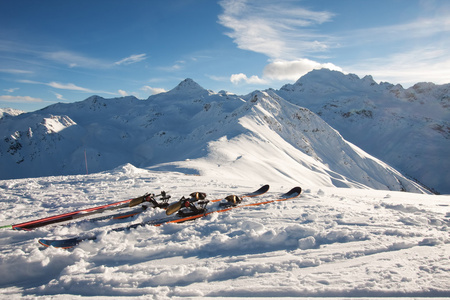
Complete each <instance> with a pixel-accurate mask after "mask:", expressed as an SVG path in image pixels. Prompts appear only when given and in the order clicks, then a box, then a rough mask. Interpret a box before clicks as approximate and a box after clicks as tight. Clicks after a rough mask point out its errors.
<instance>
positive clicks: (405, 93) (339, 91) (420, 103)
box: [276, 69, 450, 194]
mask: <svg viewBox="0 0 450 300" xmlns="http://www.w3.org/2000/svg"><path fill="white" fill-rule="evenodd" d="M276 93H277V94H278V95H280V96H281V97H283V98H284V99H286V100H288V101H291V102H292V103H295V104H297V105H300V106H302V107H306V108H308V109H310V110H311V111H313V112H315V113H316V114H318V115H319V116H320V117H321V118H322V119H324V120H325V121H326V122H327V123H328V124H330V125H331V126H332V127H333V128H335V129H336V130H338V131H339V133H340V134H342V136H343V137H344V138H345V139H346V140H348V141H350V142H352V143H353V144H355V145H358V147H360V148H361V149H363V150H364V151H366V152H368V153H370V154H372V155H374V156H375V157H377V158H379V159H381V160H382V161H384V162H386V163H388V164H390V165H391V166H393V167H395V168H396V169H398V170H400V171H401V172H402V173H404V174H407V175H408V176H410V177H413V178H416V179H417V180H419V181H420V182H422V183H423V184H425V185H426V186H428V187H430V188H433V189H435V190H436V191H438V192H440V193H444V194H449V193H450V159H448V157H449V154H450V152H449V150H448V149H450V84H446V85H434V84H433V83H418V84H416V85H414V86H413V87H411V88H409V89H403V88H402V87H401V86H400V85H396V86H394V85H392V84H389V83H380V84H377V83H376V82H375V81H374V80H373V79H372V77H371V76H366V77H364V78H361V79H360V78H359V77H358V76H356V75H354V74H349V75H344V74H343V73H340V72H337V71H330V70H327V69H322V70H314V71H312V72H310V73H308V74H306V75H305V76H303V77H301V78H300V79H299V80H298V81H297V82H296V83H295V84H287V85H285V86H283V87H282V88H281V89H280V90H278V91H276Z"/></svg>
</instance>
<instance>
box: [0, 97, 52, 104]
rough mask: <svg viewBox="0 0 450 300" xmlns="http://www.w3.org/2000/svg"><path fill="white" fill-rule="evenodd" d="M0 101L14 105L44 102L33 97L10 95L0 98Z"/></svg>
mask: <svg viewBox="0 0 450 300" xmlns="http://www.w3.org/2000/svg"><path fill="white" fill-rule="evenodd" d="M0 101H2V102H15V103H31V102H33V103H34V102H44V100H42V99H40V98H34V97H30V96H11V95H3V96H0Z"/></svg>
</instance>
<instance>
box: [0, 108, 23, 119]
mask: <svg viewBox="0 0 450 300" xmlns="http://www.w3.org/2000/svg"><path fill="white" fill-rule="evenodd" d="M23 113H24V111H22V110H18V109H14V108H0V120H1V119H2V118H3V117H8V116H17V115H20V114H23Z"/></svg>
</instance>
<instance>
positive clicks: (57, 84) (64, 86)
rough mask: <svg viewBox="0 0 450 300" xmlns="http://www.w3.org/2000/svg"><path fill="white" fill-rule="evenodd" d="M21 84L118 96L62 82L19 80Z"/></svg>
mask: <svg viewBox="0 0 450 300" xmlns="http://www.w3.org/2000/svg"><path fill="white" fill-rule="evenodd" d="M19 82H21V83H30V84H42V85H47V86H50V87H52V88H55V89H61V90H70V91H79V92H84V93H101V94H109V95H116V93H111V92H106V91H99V90H92V89H89V88H84V87H81V86H78V85H76V84H73V83H61V82H56V81H52V82H39V81H33V80H19Z"/></svg>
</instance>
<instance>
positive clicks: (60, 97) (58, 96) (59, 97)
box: [53, 92, 67, 101]
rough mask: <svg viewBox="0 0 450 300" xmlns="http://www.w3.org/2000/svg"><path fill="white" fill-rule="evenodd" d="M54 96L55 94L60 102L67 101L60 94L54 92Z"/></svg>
mask: <svg viewBox="0 0 450 300" xmlns="http://www.w3.org/2000/svg"><path fill="white" fill-rule="evenodd" d="M53 94H55V96H56V98H57V99H58V100H64V101H67V99H65V98H64V96H63V95H61V94H58V93H55V92H53Z"/></svg>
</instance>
